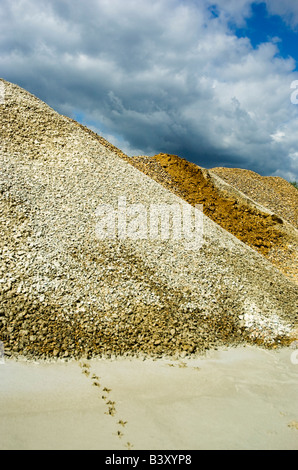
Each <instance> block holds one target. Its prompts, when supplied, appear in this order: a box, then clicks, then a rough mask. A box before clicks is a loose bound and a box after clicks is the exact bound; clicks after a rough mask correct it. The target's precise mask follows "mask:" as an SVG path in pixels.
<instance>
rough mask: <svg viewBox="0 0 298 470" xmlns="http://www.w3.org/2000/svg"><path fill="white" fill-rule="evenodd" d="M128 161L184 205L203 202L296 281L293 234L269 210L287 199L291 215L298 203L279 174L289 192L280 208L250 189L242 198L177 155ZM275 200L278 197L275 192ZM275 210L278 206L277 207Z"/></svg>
mask: <svg viewBox="0 0 298 470" xmlns="http://www.w3.org/2000/svg"><path fill="white" fill-rule="evenodd" d="M131 160H132V164H133V165H134V166H135V167H137V168H138V169H139V170H141V171H143V172H144V173H146V174H147V175H149V176H150V177H152V178H154V179H155V180H156V181H158V182H160V183H161V184H162V185H163V186H165V187H167V188H168V189H170V190H171V191H173V192H174V193H175V194H177V195H178V196H180V197H182V198H183V199H185V200H186V201H187V202H188V203H189V204H191V205H193V206H195V205H196V204H203V207H204V209H203V210H204V213H205V214H206V215H207V216H208V217H209V218H211V219H212V220H213V221H214V222H216V223H217V224H219V225H220V226H221V227H223V228H224V229H225V230H227V231H228V232H230V233H232V234H233V235H234V236H235V237H237V238H238V239H239V240H241V241H242V242H243V243H246V244H247V245H248V246H250V247H251V248H253V249H255V250H257V251H258V252H259V253H261V254H262V255H264V256H266V257H267V259H269V260H270V262H272V263H273V264H274V265H275V266H276V267H278V268H279V269H280V270H281V271H282V272H283V273H284V274H286V275H287V276H289V277H290V278H291V279H292V280H294V281H296V282H298V259H297V252H298V232H297V231H296V230H295V228H294V227H291V225H290V224H288V223H286V219H285V220H284V219H283V218H282V217H281V216H280V215H277V213H276V212H272V211H273V210H274V209H275V208H277V207H279V208H280V207H281V206H283V205H286V201H288V202H289V201H291V204H289V207H291V208H292V212H293V213H294V206H295V203H297V202H298V201H297V194H296V193H297V190H295V188H293V187H292V185H290V184H289V183H287V182H286V181H284V180H282V178H278V179H277V180H278V181H279V180H282V181H284V183H280V187H286V188H287V189H288V192H287V193H285V194H284V197H283V198H281V202H280V203H279V206H278V203H276V204H275V205H273V204H272V205H270V204H269V203H268V201H267V206H266V207H265V206H261V205H260V204H261V203H262V202H263V200H266V197H265V196H264V195H263V198H262V200H258V198H257V199H256V200H254V199H253V196H254V193H253V192H252V193H251V192H249V193H245V194H246V196H245V194H244V193H241V192H240V191H239V190H237V189H236V190H233V187H231V186H229V185H225V184H224V182H223V181H221V179H220V178H218V176H217V172H214V173H215V174H214V173H213V170H212V171H209V170H207V169H205V168H201V167H199V166H197V165H195V164H193V163H191V162H188V161H187V160H185V159H183V158H180V157H178V156H176V155H168V154H159V155H155V156H154V157H133V158H132V159H131ZM222 170H223V171H224V169H222ZM250 173H252V174H254V173H253V172H250ZM219 176H221V172H219ZM252 182H253V179H252ZM251 186H253V183H252V184H251ZM289 186H290V188H289ZM239 189H240V188H239ZM242 189H243V188H241V190H242ZM271 191H273V190H272V189H271ZM259 192H261V187H259ZM265 194H266V190H265ZM259 199H260V198H259ZM275 199H276V200H278V196H277V195H275ZM270 206H271V207H270ZM266 208H267V209H268V210H266ZM295 209H296V211H297V208H295ZM289 212H291V211H289ZM292 212H291V213H292ZM280 213H281V210H279V211H278V214H280ZM288 218H289V219H290V217H288Z"/></svg>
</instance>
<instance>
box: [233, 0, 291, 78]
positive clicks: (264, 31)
mask: <svg viewBox="0 0 298 470" xmlns="http://www.w3.org/2000/svg"><path fill="white" fill-rule="evenodd" d="M234 28H235V29H234V31H235V34H236V35H237V36H238V37H247V38H249V39H250V41H251V44H252V46H253V47H254V48H257V47H258V46H259V45H260V44H262V43H264V42H267V41H273V42H276V44H277V46H278V50H279V54H280V56H281V57H284V58H287V57H289V56H290V57H293V58H294V59H295V61H296V67H295V70H298V29H297V28H293V27H291V25H290V24H287V22H286V20H285V19H283V17H282V16H280V15H277V14H270V13H269V12H268V9H267V6H266V3H265V2H261V3H254V4H252V15H251V16H250V17H248V18H247V20H246V24H245V25H244V26H243V27H242V28H241V27H240V28H239V27H238V28H237V27H235V26H234ZM231 29H232V30H233V26H231Z"/></svg>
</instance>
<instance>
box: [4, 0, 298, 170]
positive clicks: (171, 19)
mask: <svg viewBox="0 0 298 470" xmlns="http://www.w3.org/2000/svg"><path fill="white" fill-rule="evenodd" d="M214 3H217V5H218V9H217V10H216V14H212V13H211V10H210V9H209V10H208V8H207V7H210V6H211V5H213V4H214ZM273 7H274V5H273V6H272V8H273ZM250 8H251V1H249V0H237V1H236V0H235V1H234V0H230V1H222V0H220V1H217V2H211V0H210V1H209V0H204V1H202V2H194V1H189V2H184V1H182V0H126V1H125V2H123V0H89V1H88V2H81V1H79V0H72V1H70V0H59V1H58V0H52V1H51V2H46V1H45V0H39V1H37V0H15V1H14V2H10V1H8V0H2V2H1V4H0V19H1V22H2V25H3V28H2V31H1V32H0V51H1V55H0V70H1V72H0V75H2V76H3V78H6V79H8V80H11V81H14V82H16V83H19V84H20V85H21V86H24V87H25V88H27V89H28V90H29V91H31V92H33V93H34V94H36V95H37V96H40V97H41V98H42V99H43V100H45V101H47V102H48V103H49V104H50V105H51V106H54V107H55V108H56V109H58V110H59V111H60V112H63V113H66V112H67V113H68V114H70V113H72V112H73V113H74V112H75V111H81V112H83V113H84V115H85V118H86V121H88V122H91V121H93V122H95V123H96V122H97V123H100V124H98V126H96V129H97V130H98V132H99V133H102V135H103V136H104V137H106V138H107V136H109V139H110V140H111V141H112V143H114V144H116V145H117V143H119V147H120V148H122V149H123V150H124V151H131V153H132V154H136V151H138V152H139V153H142V154H145V153H147V154H153V153H155V152H159V151H167V152H173V153H177V154H179V155H181V156H182V157H185V158H189V159H191V160H193V161H197V163H198V164H199V165H202V166H207V167H208V166H215V165H218V164H223V165H228V166H243V167H247V168H252V169H254V170H255V171H259V172H263V173H265V174H273V173H276V171H279V172H280V173H281V172H283V174H291V175H296V179H298V174H297V171H298V170H297V160H296V156H295V155H296V153H297V152H298V138H297V133H296V132H295V126H296V125H297V119H298V107H297V106H295V105H293V104H292V103H291V101H290V97H291V93H292V92H293V90H291V88H290V86H291V83H292V82H293V80H295V79H297V78H298V75H297V73H294V72H293V69H294V66H295V64H294V62H293V61H292V60H291V59H289V60H285V59H282V58H280V57H279V58H278V57H277V52H278V43H277V42H276V41H273V42H272V43H266V44H263V45H261V46H260V47H259V48H258V49H256V50H255V49H253V48H252V46H251V44H250V42H249V40H248V39H246V38H238V37H236V36H235V35H233V34H232V32H231V31H230V30H229V26H228V25H229V21H230V19H231V18H233V19H234V22H236V23H238V24H241V23H242V22H243V21H244V20H245V18H246V17H248V16H249V15H250ZM214 12H215V10H214ZM101 126H102V129H101ZM296 129H297V127H296ZM112 136H114V138H112ZM293 156H294V157H293ZM295 165H296V168H295Z"/></svg>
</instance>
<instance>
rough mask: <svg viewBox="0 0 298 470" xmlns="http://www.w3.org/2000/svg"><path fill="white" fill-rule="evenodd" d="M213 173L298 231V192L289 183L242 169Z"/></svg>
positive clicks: (222, 170) (219, 169) (220, 169)
mask: <svg viewBox="0 0 298 470" xmlns="http://www.w3.org/2000/svg"><path fill="white" fill-rule="evenodd" d="M211 171H212V173H215V174H217V175H218V176H220V178H222V179H223V180H224V181H226V182H227V183H229V184H230V185H231V186H233V187H235V188H237V189H239V190H240V191H242V192H243V193H244V194H247V196H249V197H250V198H251V199H253V200H254V201H257V202H258V203H260V204H262V205H263V206H264V207H267V208H268V209H269V210H271V211H273V212H275V213H276V214H277V215H279V216H280V217H282V218H283V219H285V220H287V221H288V222H290V223H291V224H292V225H293V226H294V227H296V228H297V229H298V191H297V189H296V188H294V186H293V185H292V184H290V183H289V182H288V181H286V180H284V179H283V178H280V177H278V176H261V175H259V174H258V173H255V172H254V171H251V170H244V169H241V168H212V170H211Z"/></svg>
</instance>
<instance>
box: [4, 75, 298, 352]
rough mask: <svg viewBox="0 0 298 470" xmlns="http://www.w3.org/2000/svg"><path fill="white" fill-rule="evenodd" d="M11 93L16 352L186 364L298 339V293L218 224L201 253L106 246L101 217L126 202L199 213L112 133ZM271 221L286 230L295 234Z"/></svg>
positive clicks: (8, 265)
mask: <svg viewBox="0 0 298 470" xmlns="http://www.w3.org/2000/svg"><path fill="white" fill-rule="evenodd" d="M3 83H4V86H5V101H4V104H3V105H0V132H1V147H0V169H1V171H0V224H1V239H0V257H1V266H0V270H1V272H0V341H2V342H3V343H4V350H5V354H6V355H8V356H25V357H28V358H31V357H39V358H48V357H55V358H56V357H60V358H71V357H74V358H78V357H87V358H91V357H95V356H111V355H116V356H117V355H151V356H161V355H169V356H182V357H183V356H185V355H189V354H195V353H197V352H202V351H205V350H206V349H209V348H216V347H219V346H222V345H224V346H225V345H229V346H231V345H232V346H233V345H235V346H237V345H240V344H241V345H243V344H247V343H257V344H259V345H262V346H265V347H276V346H278V345H282V344H289V342H291V341H293V340H294V339H296V338H297V318H298V312H297V298H298V297H297V293H298V292H297V285H295V283H294V282H292V280H291V279H289V278H287V277H286V276H285V275H284V274H282V272H281V271H280V270H278V269H277V268H276V267H274V266H273V265H272V263H271V262H270V261H268V260H267V259H266V258H265V257H264V256H263V255H262V254H260V253H258V252H257V251H256V250H255V249H253V248H251V247H250V246H248V245H247V244H245V243H243V242H242V241H241V240H239V239H238V238H237V237H235V236H234V235H233V234H231V233H229V232H228V231H227V230H226V229H224V228H222V227H221V226H220V225H219V224H217V223H215V222H214V221H213V220H212V219H211V217H209V216H208V215H207V214H203V216H202V218H203V232H204V238H203V244H202V246H201V247H200V248H198V249H195V250H194V249H192V250H191V249H189V248H188V247H187V246H186V244H185V243H184V241H183V240H181V239H180V240H175V239H172V238H170V237H169V238H167V239H162V238H161V237H158V238H157V239H151V238H150V237H147V238H144V239H133V238H132V239H130V238H127V237H120V236H119V234H117V236H115V238H106V239H102V240H101V239H99V238H98V236H97V233H96V227H97V222H98V212H97V209H98V207H99V206H101V207H102V205H103V204H106V205H109V206H108V207H114V208H115V210H116V208H117V203H118V201H119V199H118V198H119V197H124V196H125V198H126V201H127V205H129V204H142V205H143V207H149V206H150V205H151V204H152V203H155V204H168V205H170V204H179V205H180V206H181V207H182V206H183V207H184V206H185V204H187V203H186V202H185V199H183V198H182V197H181V195H180V196H179V195H178V194H174V193H173V192H172V191H170V190H169V187H168V188H165V187H164V185H162V184H160V183H159V182H157V181H155V180H154V179H153V178H152V177H149V176H147V175H145V174H144V173H143V172H141V171H139V170H138V169H137V168H135V167H134V166H133V165H132V164H131V162H130V161H128V160H129V157H126V156H125V155H124V154H123V153H122V152H121V151H119V150H118V149H116V148H115V147H113V146H112V145H111V144H109V143H108V142H107V141H105V140H104V139H102V138H101V137H100V136H98V135H96V134H94V133H93V132H92V131H90V130H88V129H86V128H84V127H83V126H81V125H80V124H78V123H76V122H75V121H73V120H71V119H69V118H67V117H65V116H61V115H59V114H58V113H57V112H55V111H54V110H53V109H51V108H50V107H49V106H47V105H46V104H45V103H43V102H42V101H40V100H39V99H38V98H36V97H35V96H33V95H31V94H30V93H28V92H27V91H25V90H23V89H21V88H19V87H18V86H16V85H14V84H11V83H9V82H6V81H3ZM165 178H166V176H165ZM170 184H171V183H170V180H169V179H168V185H170ZM178 189H179V188H178ZM269 221H270V224H269V229H270V230H271V229H272V231H274V228H275V227H276V225H277V224H278V225H281V223H280V222H279V220H277V219H276V220H273V219H272V217H271V216H270V217H269ZM272 221H273V222H274V224H272V223H271V222H272ZM278 233H279V232H278ZM277 238H279V237H277ZM266 248H270V247H266Z"/></svg>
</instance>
